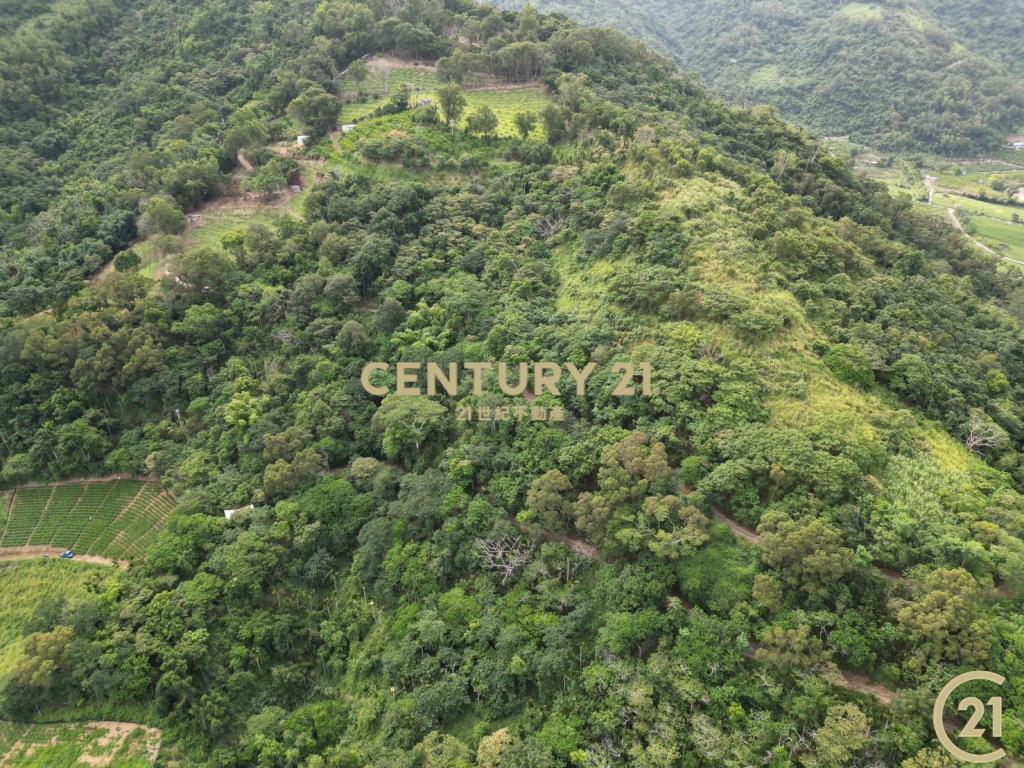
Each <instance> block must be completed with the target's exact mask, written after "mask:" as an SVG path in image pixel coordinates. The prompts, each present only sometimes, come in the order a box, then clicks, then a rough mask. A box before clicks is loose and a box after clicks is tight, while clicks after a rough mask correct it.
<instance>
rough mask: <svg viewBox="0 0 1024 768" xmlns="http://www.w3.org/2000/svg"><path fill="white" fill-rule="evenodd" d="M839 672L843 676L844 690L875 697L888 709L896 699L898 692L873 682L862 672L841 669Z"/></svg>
mask: <svg viewBox="0 0 1024 768" xmlns="http://www.w3.org/2000/svg"><path fill="white" fill-rule="evenodd" d="M839 672H840V674H842V676H843V681H844V685H843V687H844V688H849V689H850V690H851V691H857V692H858V693H863V694H866V695H868V696H874V697H875V698H876V699H878V701H879V702H881V704H882V705H883V706H886V707H888V706H889V705H890V704H892V702H893V701H894V700H895V698H896V691H894V690H892V689H891V688H886V687H885V686H884V685H882V684H881V683H875V682H872V680H871V678H869V677H868V676H867V675H865V674H863V673H861V672H850V671H848V670H845V669H840V670H839Z"/></svg>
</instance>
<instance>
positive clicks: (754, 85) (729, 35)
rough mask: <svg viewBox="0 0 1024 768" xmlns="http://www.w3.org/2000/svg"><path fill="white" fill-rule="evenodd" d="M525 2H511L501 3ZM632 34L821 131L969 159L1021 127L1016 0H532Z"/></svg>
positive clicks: (723, 90) (722, 85)
mask: <svg viewBox="0 0 1024 768" xmlns="http://www.w3.org/2000/svg"><path fill="white" fill-rule="evenodd" d="M499 5H501V6H503V7H521V6H522V5H525V3H523V2H521V1H520V0H502V2H500V3H499ZM536 5H537V6H538V7H539V9H540V10H543V11H546V12H552V13H564V14H565V15H567V16H569V17H571V18H574V19H577V20H579V21H582V22H584V23H587V24H596V25H601V26H608V27H612V28H614V29H618V30H621V31H624V32H627V33H629V34H631V35H634V36H637V37H640V38H642V39H644V40H645V41H647V42H648V43H650V44H651V45H653V46H654V47H656V48H658V49H659V50H660V51H662V52H663V53H665V54H667V55H669V56H671V57H672V58H674V59H675V60H676V61H677V62H678V63H679V64H680V65H681V66H682V67H683V68H686V69H692V70H694V71H696V72H697V73H698V74H699V75H700V77H701V78H702V79H703V80H704V81H705V82H706V83H707V84H708V85H709V86H710V87H711V88H712V90H715V91H717V92H719V93H720V94H722V95H723V96H725V97H726V98H728V99H730V100H732V101H734V102H755V103H761V102H763V103H767V104H772V105H774V106H776V107H778V108H779V110H780V111H781V112H782V113H783V114H784V115H785V116H786V117H789V118H792V119H795V120H798V121H800V122H802V123H804V124H805V125H807V126H808V127H810V128H811V129H812V130H814V131H816V132H818V133H821V134H824V135H835V134H843V135H846V134H849V135H850V137H851V138H853V139H855V140H858V141H861V142H864V143H867V144H871V145H874V146H879V147H882V148H885V149H889V150H896V151H907V150H924V151H931V152H937V153H941V154H947V155H973V154H978V153H980V152H983V151H987V150H992V149H996V148H998V147H999V146H1001V145H1002V143H1003V141H1004V139H1005V136H1006V135H1007V134H1008V133H1010V132H1014V131H1016V130H1017V129H1018V128H1019V127H1020V126H1021V125H1022V124H1024V84H1022V81H1021V78H1020V77H1015V76H1014V67H1015V65H1019V62H1020V61H1021V56H1022V54H1024V14H1022V13H1021V7H1020V3H1015V2H1013V0H995V1H994V2H986V3H982V2H979V1H978V0H966V2H959V1H957V2H954V1H953V0H904V1H902V2H887V3H877V4H874V3H862V2H851V3H841V2H830V1H829V0H794V1H793V2H780V1H779V0H681V2H677V1H676V0H637V2H633V3H629V4H628V5H626V4H622V3H618V2H612V1H611V0H540V2H538V3H536Z"/></svg>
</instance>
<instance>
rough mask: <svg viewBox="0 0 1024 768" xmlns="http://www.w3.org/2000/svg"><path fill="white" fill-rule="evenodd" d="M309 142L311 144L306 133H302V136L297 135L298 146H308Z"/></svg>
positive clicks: (300, 147) (296, 143)
mask: <svg viewBox="0 0 1024 768" xmlns="http://www.w3.org/2000/svg"><path fill="white" fill-rule="evenodd" d="M308 144H309V136H307V135H306V134H302V135H301V136H296V137H295V146H297V147H298V148H299V149H302V148H303V147H305V146H307V145H308Z"/></svg>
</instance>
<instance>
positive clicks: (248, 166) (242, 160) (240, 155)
mask: <svg viewBox="0 0 1024 768" xmlns="http://www.w3.org/2000/svg"><path fill="white" fill-rule="evenodd" d="M235 160H237V161H238V164H239V165H240V166H242V168H244V169H245V170H246V171H248V172H249V173H252V172H253V171H254V170H256V169H255V168H253V166H252V163H250V162H249V158H247V157H246V156H245V153H244V152H242V150H238V152H237V153H236V154H235Z"/></svg>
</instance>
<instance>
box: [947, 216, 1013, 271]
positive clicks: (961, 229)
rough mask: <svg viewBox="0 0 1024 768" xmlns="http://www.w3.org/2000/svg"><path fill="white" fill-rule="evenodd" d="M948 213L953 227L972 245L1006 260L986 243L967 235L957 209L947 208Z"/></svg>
mask: <svg viewBox="0 0 1024 768" xmlns="http://www.w3.org/2000/svg"><path fill="white" fill-rule="evenodd" d="M946 213H948V214H949V218H950V220H951V221H952V222H953V226H954V227H956V229H957V231H958V232H959V233H960V234H961V235H963V236H964V237H966V238H967V239H968V240H970V241H971V242H972V243H974V244H975V245H976V246H978V247H979V248H981V250H983V251H985V253H990V254H992V255H993V256H996V257H998V258H1001V259H1002V258H1005V257H1004V256H1003V255H1002V254H1000V253H999V252H997V251H994V250H992V249H991V248H989V247H988V246H987V245H985V244H984V243H981V242H979V241H977V240H975V239H974V238H973V237H971V236H970V235H969V234H967V230H965V229H964V225H963V224H961V223H960V219H958V218H957V216H956V209H955V208H947V209H946ZM1011 261H1012V259H1011Z"/></svg>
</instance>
